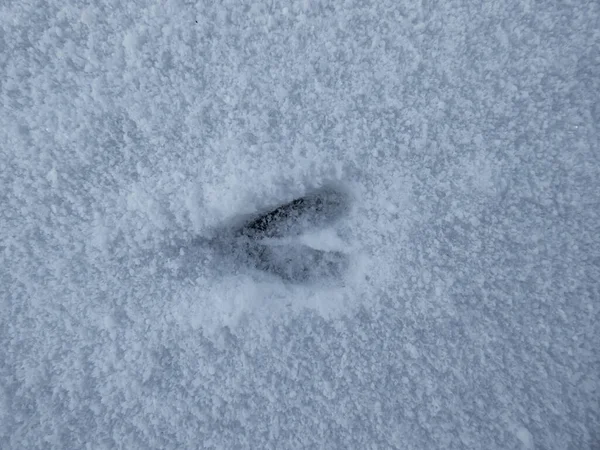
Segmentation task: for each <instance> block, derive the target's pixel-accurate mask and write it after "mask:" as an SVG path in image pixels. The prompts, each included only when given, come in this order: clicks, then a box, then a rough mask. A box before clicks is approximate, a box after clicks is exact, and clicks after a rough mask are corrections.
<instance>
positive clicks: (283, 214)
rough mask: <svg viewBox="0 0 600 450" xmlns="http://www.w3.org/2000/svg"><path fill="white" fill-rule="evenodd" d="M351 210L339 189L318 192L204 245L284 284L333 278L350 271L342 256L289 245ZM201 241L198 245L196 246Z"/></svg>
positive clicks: (232, 228) (227, 230)
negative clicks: (273, 276)
mask: <svg viewBox="0 0 600 450" xmlns="http://www.w3.org/2000/svg"><path fill="white" fill-rule="evenodd" d="M349 208H350V197H349V195H348V193H347V192H344V191H343V190H342V189H340V188H338V187H332V186H325V187H321V188H319V189H315V190H313V191H310V192H308V193H307V194H305V195H304V196H302V197H300V198H297V199H295V200H292V201H290V202H288V203H285V204H283V205H280V206H277V207H275V208H273V209H270V210H268V211H266V212H261V213H258V214H256V215H254V216H253V217H251V218H249V219H246V220H245V221H244V222H243V223H242V224H241V225H240V224H238V225H236V226H228V227H224V229H223V230H220V231H219V232H217V235H216V237H215V238H213V239H211V240H210V241H208V245H210V247H211V248H213V249H214V250H216V251H217V252H218V253H220V254H221V255H232V256H233V258H234V260H235V261H234V262H236V263H237V264H242V265H244V266H248V267H252V268H256V269H259V270H262V271H265V272H268V273H271V274H274V275H277V276H279V277H281V278H283V279H284V280H286V281H293V282H305V281H311V280H317V279H324V278H337V277H340V276H341V275H342V274H343V273H344V271H345V270H346V269H347V267H348V256H347V255H346V254H344V253H343V252H339V251H325V250H318V249H315V248H312V247H309V246H307V245H304V244H302V243H299V242H294V241H291V242H290V238H293V237H295V236H299V235H300V234H302V233H305V232H308V231H313V230H317V229H320V228H323V227H326V226H330V225H332V224H333V223H335V222H337V221H338V220H339V219H341V218H342V217H343V216H344V215H345V214H346V213H347V212H348V210H349ZM203 241H204V240H203V239H199V240H197V243H201V242H203ZM204 242H206V241H204Z"/></svg>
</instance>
